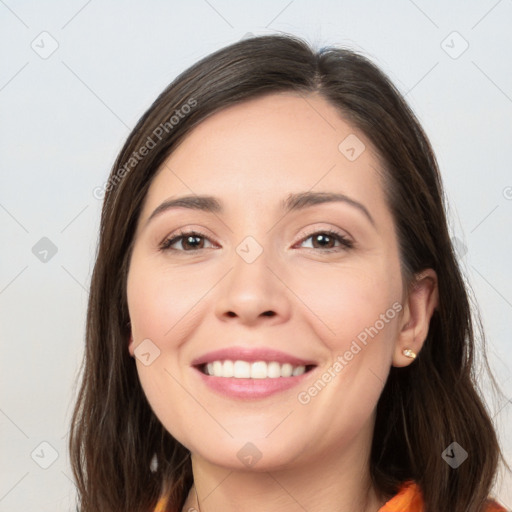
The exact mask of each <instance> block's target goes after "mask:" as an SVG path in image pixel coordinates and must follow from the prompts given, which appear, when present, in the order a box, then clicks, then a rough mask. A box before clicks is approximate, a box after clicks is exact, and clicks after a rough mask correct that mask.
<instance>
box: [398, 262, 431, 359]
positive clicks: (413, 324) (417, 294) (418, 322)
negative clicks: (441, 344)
mask: <svg viewBox="0 0 512 512" xmlns="http://www.w3.org/2000/svg"><path fill="white" fill-rule="evenodd" d="M438 303H439V293H438V282H437V274H436V272H435V271H434V270H433V269H431V268H429V269H426V270H424V271H422V272H420V273H419V274H416V276H415V279H414V281H413V283H412V286H411V287H410V290H409V296H408V297H407V301H406V304H405V307H404V310H403V315H402V318H401V320H400V329H399V334H398V337H397V340H396V343H395V352H394V355H393V366H397V367H402V366H408V365H409V364H411V363H412V361H413V360H414V359H411V358H410V357H407V356H405V355H404V354H403V352H402V351H403V350H404V349H410V350H412V351H413V352H415V353H416V354H419V352H420V350H421V348H422V346H423V343H424V342H425V340H426V339H427V334H428V329H429V325H430V319H431V318H432V315H433V313H434V310H435V309H436V307H437V306H438Z"/></svg>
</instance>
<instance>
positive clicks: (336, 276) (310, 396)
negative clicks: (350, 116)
mask: <svg viewBox="0 0 512 512" xmlns="http://www.w3.org/2000/svg"><path fill="white" fill-rule="evenodd" d="M377 168H379V161H378V158H377V156H376V154H375V153H374V152H373V150H372V148H371V146H370V143H369V141H368V139H367V138H366V137H365V136H364V135H363V134H362V133H361V132H359V131H358V130H356V129H355V128H354V127H352V126H351V125H350V124H349V123H347V122H346V121H344V120H343V118H342V117H341V116H340V114H338V112H337V111H336V110H335V108H334V107H333V106H332V105H330V104H329V103H327V101H326V100H324V99H323V98H321V97H320V96H316V95H310V96H308V97H306V98H302V97H300V96H298V95H294V94H292V93H286V94H272V95H269V96H266V97H263V98H258V99H255V100H251V101H248V102H245V103H242V104H240V105H236V106H232V107H230V108H228V109H225V110H223V111H221V112H219V113H217V114H215V115H213V116H211V117H210V118H208V119H207V120H205V121H204V122H202V123H201V124H200V125H199V126H198V127H196V128H195V129H194V130H193V131H192V132H191V133H190V134H189V135H188V136H187V138H186V139H185V140H184V141H183V143H182V144H181V145H180V146H179V147H178V148H177V149H176V151H175V152H174V153H173V154H172V155H171V156H170V157H169V158H168V159H167V161H166V162H165V164H164V165H163V166H162V168H161V169H160V170H159V172H158V174H157V175H156V177H155V178H154V180H153V182H152V184H151V186H150V188H149V191H148V194H147V197H146V200H145V204H144V207H143V210H142V212H141V215H140V218H139V222H138V226H137V231H136V235H135V243H134V248H133V254H132V258H131V262H130V270H129V275H128V306H129V313H130V320H131V326H132V337H133V338H132V339H131V340H130V345H129V351H130V354H131V355H132V356H133V355H135V356H136V364H137V369H138V373H139V377H140V381H141V384H142V386H143V389H144V392H145V394H146V396H147V398H148V401H149V403H150V405H151V407H152V409H153V410H154V412H155V414H156V415H157V416H158V418H159V419H160V421H161V422H162V424H163V425H164V426H165V428H166V429H167V430H168V431H169V432H170V433H171V434H172V435H173V436H174V437H175V438H176V439H178V440H179V441H180V442H181V443H182V444H183V445H185V446H186V447H187V448H189V449H190V450H191V451H192V452H193V453H194V454H195V455H196V456H199V457H201V458H203V459H205V460H207V461H208V462H210V463H213V464H218V465H222V466H224V467H231V468H240V467H243V465H244V464H245V465H246V466H253V465H254V467H255V468H256V469H261V470H268V469H270V468H277V467H287V466H288V465H289V464H291V463H292V462H293V463H294V464H299V463H305V462H308V463H311V462H312V461H314V460H315V459H320V458H322V457H325V456H326V454H331V455H333V454H339V453H341V452H343V451H346V450H347V449H349V447H350V449H352V448H357V450H359V451H360V450H361V447H362V446H366V447H368V445H369V443H370V441H371V437H372V432H373V421H374V412H375V407H376V404H377V401H378V398H379V396H380V394H381V391H382V389H383V386H384V383H385V381H386V378H387V375H388V372H389V369H390V366H391V365H392V364H393V359H394V354H395V345H396V341H397V336H398V333H399V331H400V327H401V324H400V322H401V314H399V312H400V311H401V309H402V300H403V296H402V288H403V282H402V278H401V273H400V261H399V253H398V245H397V237H396V233H395V229H394V224H393V219H392V216H391V213H390V211H389V209H388V207H387V205H386V201H385V196H384V192H383V187H382V182H381V178H380V176H379V174H378V173H377V171H376V169H377ZM316 194H339V197H338V200H332V201H321V200H320V199H321V196H317V195H316ZM184 196H186V197H187V198H189V199H188V201H187V202H185V201H183V202H181V203H180V204H181V205H180V204H178V205H174V206H173V205H172V204H171V203H170V201H175V200H177V199H179V198H182V197H184ZM203 196H208V200H203V199H202V198H203ZM198 233H200V235H199V234H198ZM182 234H185V236H182V237H181V238H179V237H180V235H182ZM217 351H220V352H217ZM215 352H217V353H215ZM226 361H227V362H226ZM205 363H210V364H209V365H206V364H205ZM204 372H214V373H213V375H206V374H205V373H204ZM290 372H291V373H292V375H291V376H289V374H290ZM302 372H304V373H302ZM233 373H234V375H233Z"/></svg>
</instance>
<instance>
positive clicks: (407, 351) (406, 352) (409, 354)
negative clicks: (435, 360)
mask: <svg viewBox="0 0 512 512" xmlns="http://www.w3.org/2000/svg"><path fill="white" fill-rule="evenodd" d="M402 354H403V355H404V356H405V357H410V358H411V359H414V358H415V357H416V354H415V353H414V352H413V351H412V350H411V349H410V348H404V349H403V350H402Z"/></svg>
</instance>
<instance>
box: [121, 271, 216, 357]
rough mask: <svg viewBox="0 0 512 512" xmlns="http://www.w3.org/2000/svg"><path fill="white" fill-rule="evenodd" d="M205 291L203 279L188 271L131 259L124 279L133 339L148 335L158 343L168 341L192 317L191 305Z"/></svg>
mask: <svg viewBox="0 0 512 512" xmlns="http://www.w3.org/2000/svg"><path fill="white" fill-rule="evenodd" d="M207 291H208V287H207V283H205V280H204V279H202V280H201V279H194V277H193V276H191V274H190V273H185V272H172V273H171V272H166V271H165V269H159V268H155V267H152V266H151V265H149V264H138V262H137V261H135V262H134V265H133V271H131V272H130V273H129V275H128V283H127V294H128V309H129V314H130V321H131V324H132V334H133V337H134V340H135V341H136V342H137V343H138V342H140V341H141V340H142V339H145V338H150V339H152V340H154V341H155V343H157V344H158V345H159V346H160V345H162V347H163V346H164V345H165V346H166V345H169V343H171V344H172V340H173V339H179V338H180V335H179V333H180V332H182V331H183V328H184V327H185V326H186V325H187V324H189V323H190V321H191V319H193V318H194V307H195V306H196V304H197V303H198V301H199V299H200V298H201V297H202V296H203V295H204V294H205V293H206V292H207Z"/></svg>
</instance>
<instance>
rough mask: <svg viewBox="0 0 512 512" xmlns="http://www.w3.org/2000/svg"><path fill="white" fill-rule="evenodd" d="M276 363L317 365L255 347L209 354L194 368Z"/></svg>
mask: <svg viewBox="0 0 512 512" xmlns="http://www.w3.org/2000/svg"><path fill="white" fill-rule="evenodd" d="M226 359H228V360H230V361H247V362H255V361H266V362H271V361H276V362H278V363H280V364H285V363H289V364H291V365H292V366H309V365H316V363H315V361H312V360H310V359H302V358H300V357H297V356H294V355H291V354H287V353H286V352H281V351H280V350H275V349H273V348H265V347H260V348H253V347H241V346H238V347H237V346H234V347H226V348H221V349H219V350H214V351H212V352H207V353H206V354H203V355H201V356H199V357H196V358H195V359H194V360H193V361H192V366H201V365H204V364H207V363H212V362H213V361H224V360H226Z"/></svg>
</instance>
